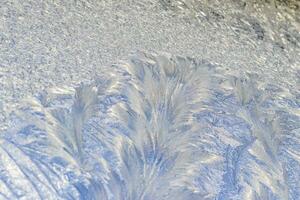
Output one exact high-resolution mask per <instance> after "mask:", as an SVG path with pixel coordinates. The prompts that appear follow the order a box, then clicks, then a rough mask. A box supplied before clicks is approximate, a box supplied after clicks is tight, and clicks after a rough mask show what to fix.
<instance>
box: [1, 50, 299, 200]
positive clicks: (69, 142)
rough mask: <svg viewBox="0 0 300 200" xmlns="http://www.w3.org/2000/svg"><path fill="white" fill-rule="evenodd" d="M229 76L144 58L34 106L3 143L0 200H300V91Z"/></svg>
mask: <svg viewBox="0 0 300 200" xmlns="http://www.w3.org/2000/svg"><path fill="white" fill-rule="evenodd" d="M224 70H226V69H224V68H222V67H219V66H218V65H212V64H210V63H208V62H206V61H204V60H196V59H192V58H188V57H179V56H172V55H169V54H166V53H164V54H155V53H144V52H137V53H136V54H135V55H134V56H132V57H131V59H130V60H128V61H125V62H122V63H120V64H117V65H113V66H111V67H106V68H103V70H102V72H101V74H102V75H101V76H100V77H98V78H96V79H95V80H93V81H91V82H90V83H84V84H81V85H80V86H79V87H77V88H75V89H74V88H71V87H61V88H55V89H49V90H46V91H44V92H42V93H40V94H38V95H36V96H35V97H32V98H30V99H28V101H27V102H24V103H23V104H22V105H20V106H19V108H18V109H17V110H16V111H15V113H14V117H12V119H11V121H12V123H13V124H14V125H15V126H14V127H13V128H11V129H9V130H8V131H7V132H6V133H5V134H4V135H3V136H1V138H0V152H1V153H0V198H1V199H101V200H102V199H107V200H115V199H116V200H117V199H120V200H142V199H143V200H152V199H170V200H173V199H176V200H177V199H178V200H187V199H189V200H192V199H207V200H208V199H218V200H221V199H226V200H227V199H253V200H255V199H257V200H258V199H264V200H265V199H293V200H297V199H299V196H300V193H299V191H300V186H299V183H298V178H299V177H300V170H299V169H300V157H299V141H300V135H299V134H300V132H299V130H300V129H299V128H300V127H299V124H300V120H299V113H297V110H299V103H298V102H296V101H293V99H295V98H292V97H293V95H294V93H293V92H294V91H288V90H287V89H283V88H280V87H279V86H276V85H274V84H270V83H267V82H265V81H264V80H261V79H260V77H259V76H257V75H255V74H247V73H238V72H234V71H231V72H230V73H224ZM289 96H290V97H291V98H288V97H289Z"/></svg>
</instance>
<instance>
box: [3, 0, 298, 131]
mask: <svg viewBox="0 0 300 200" xmlns="http://www.w3.org/2000/svg"><path fill="white" fill-rule="evenodd" d="M299 44H300V2H299V0H1V1H0V131H1V130H5V129H7V128H8V127H9V126H10V125H11V126H13V124H10V123H9V120H7V119H9V118H10V117H9V114H10V113H11V111H14V110H15V106H16V105H17V104H18V101H19V100H21V99H22V98H24V97H27V96H32V95H34V94H36V93H37V92H40V91H41V90H44V89H47V88H49V87H53V86H72V87H73V86H75V85H77V84H78V83H80V82H81V81H87V80H90V79H93V78H94V77H95V74H97V73H98V72H99V68H102V66H109V65H111V64H113V63H114V62H116V61H118V60H122V59H126V58H127V56H128V55H129V54H130V53H131V52H132V51H136V50H147V51H163V52H169V53H172V54H174V55H182V56H189V57H194V58H201V59H205V60H208V61H209V62H211V63H218V64H219V65H222V66H223V67H224V68H229V69H238V70H241V71H244V72H256V73H259V74H260V75H262V76H263V77H264V79H266V80H267V79H268V80H269V81H275V82H276V83H278V84H280V85H281V86H282V87H285V88H290V87H295V85H296V84H297V80H298V79H299V74H300V72H299V66H300V56H299V55H300V45H299ZM7 122H8V123H7Z"/></svg>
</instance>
